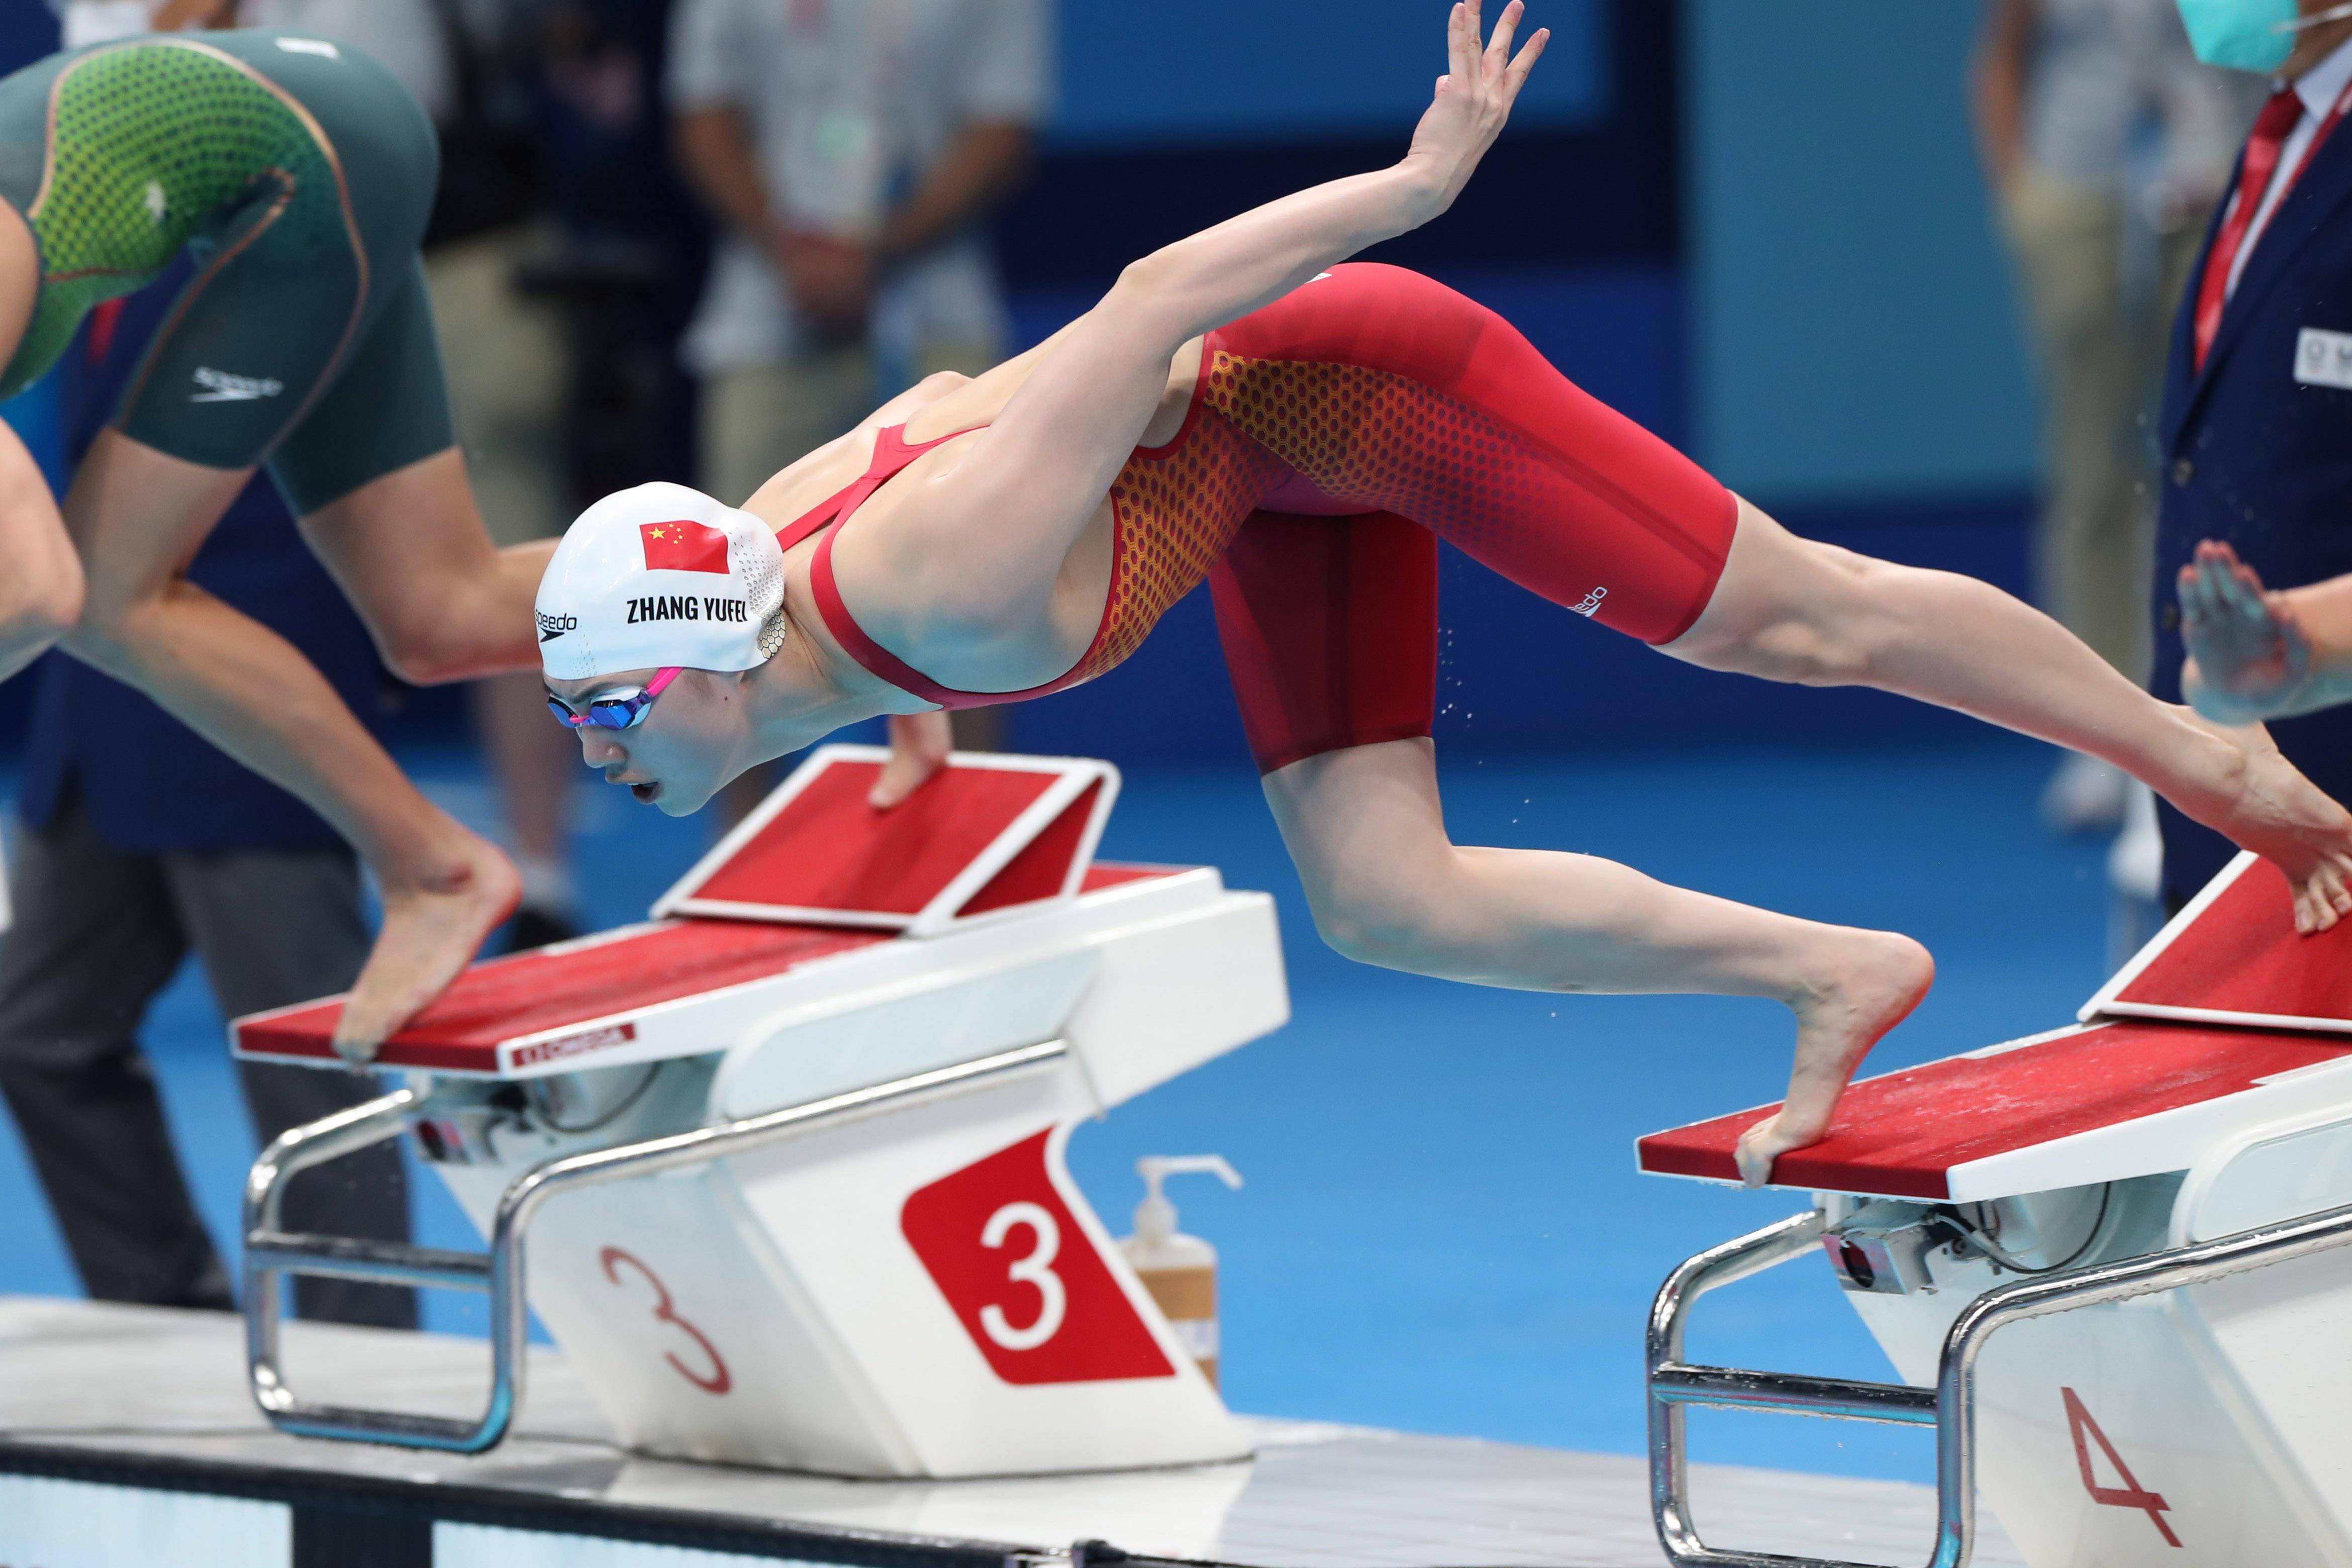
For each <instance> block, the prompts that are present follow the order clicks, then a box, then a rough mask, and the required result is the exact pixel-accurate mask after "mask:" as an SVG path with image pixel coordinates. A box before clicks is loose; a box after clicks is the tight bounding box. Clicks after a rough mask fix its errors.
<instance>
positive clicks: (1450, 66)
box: [1404, 0, 1551, 216]
mask: <svg viewBox="0 0 2352 1568" xmlns="http://www.w3.org/2000/svg"><path fill="white" fill-rule="evenodd" d="M1524 9H1525V8H1524V7H1523V6H1522V5H1520V4H1519V0H1511V3H1510V4H1509V5H1506V6H1504V7H1503V16H1502V19H1501V20H1500V21H1498V22H1496V24H1495V37H1494V38H1493V39H1492V40H1491V41H1490V42H1488V43H1487V44H1486V47H1484V48H1481V47H1479V34H1480V32H1481V30H1482V28H1481V24H1480V21H1479V16H1478V0H1464V3H1463V4H1461V5H1455V6H1454V14H1453V15H1452V16H1449V17H1448V18H1447V19H1446V23H1445V49H1446V56H1447V66H1446V73H1445V74H1444V76H1442V77H1439V78H1438V79H1437V97H1436V99H1435V100H1434V101H1433V102H1432V103H1431V104H1430V106H1429V112H1428V113H1426V114H1424V115H1423V116H1422V117H1421V124H1420V125H1419V126H1418V127H1416V128H1415V129H1414V131H1413V133H1412V150H1411V151H1409V152H1408V153H1405V157H1404V161H1405V163H1406V165H1407V166H1408V167H1413V168H1418V169H1420V170H1422V171H1423V172H1424V173H1425V174H1427V176H1428V178H1429V180H1430V182H1431V185H1432V190H1433V197H1434V200H1435V202H1436V211H1435V212H1433V213H1432V214H1431V215H1430V216H1436V213H1442V212H1444V210H1445V209H1446V208H1448V207H1450V206H1452V205H1454V197H1455V196H1458V195H1461V194H1462V187H1463V186H1465V185H1466V184H1469V183H1470V174H1471V171H1472V170H1474V169H1475V168H1477V166H1478V160H1479V159H1481V158H1483V157H1485V156H1486V149H1487V148H1489V147H1492V146H1493V145H1494V144H1495V138H1496V137H1497V136H1499V135H1501V134H1502V133H1503V124H1504V121H1507V120H1509V119H1510V117H1511V105H1512V103H1513V102H1514V101H1515V100H1517V98H1518V96H1519V89H1520V88H1521V87H1523V86H1525V85H1526V83H1527V79H1528V72H1529V71H1530V70H1533V69H1534V68H1535V63H1536V61H1537V60H1538V58H1541V56H1542V54H1543V51H1544V45H1545V43H1546V42H1547V41H1549V38H1550V37H1551V30H1550V29H1549V28H1548V27H1542V28H1538V29H1537V31H1536V35H1535V37H1531V38H1529V39H1528V43H1527V47H1525V48H1523V49H1521V50H1520V51H1519V53H1518V58H1516V59H1514V58H1512V57H1511V37H1512V35H1513V34H1514V33H1516V32H1517V31H1518V26H1519V17H1520V16H1521V15H1522V14H1523V12H1524Z"/></svg>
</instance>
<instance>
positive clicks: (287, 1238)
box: [245, 1040, 1069, 1454]
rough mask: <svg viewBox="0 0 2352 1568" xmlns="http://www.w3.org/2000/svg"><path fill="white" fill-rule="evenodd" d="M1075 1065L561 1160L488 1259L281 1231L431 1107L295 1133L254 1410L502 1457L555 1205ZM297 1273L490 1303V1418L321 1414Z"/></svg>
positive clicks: (253, 1179)
mask: <svg viewBox="0 0 2352 1568" xmlns="http://www.w3.org/2000/svg"><path fill="white" fill-rule="evenodd" d="M1068 1053H1069V1047H1068V1045H1067V1044H1066V1042H1064V1041H1061V1040H1047V1041H1045V1042H1043V1043H1041V1044H1038V1045H1034V1046H1022V1047H1018V1048H1016V1049H1013V1050H1009V1051H1002V1052H999V1053H998V1054H996V1055H994V1056H990V1057H982V1058H979V1059H978V1060H976V1061H969V1062H961V1063H958V1064H957V1065H955V1066H953V1067H946V1068H935V1069H934V1070H932V1071H929V1072H922V1073H915V1074H912V1075H910V1076H909V1077H907V1078H902V1079H892V1080H890V1081H889V1082H887V1083H879V1084H875V1085H872V1086H871V1087H869V1088H866V1089H850V1090H848V1091H847V1092H845V1093H842V1094H835V1095H828V1096H826V1097H825V1098H824V1099H822V1100H810V1101H808V1102H807V1103H805V1104H802V1105H793V1106H787V1107H785V1108H784V1109H782V1110H772V1111H768V1112H766V1113H764V1114H762V1115H759V1116H752V1117H747V1118H745V1119H744V1120H742V1121H730V1122H724V1123H721V1124H720V1125H719V1126H716V1127H698V1128H695V1129H693V1130H692V1131H686V1132H678V1133H673V1134H670V1135H668V1136H667V1137H661V1138H650V1139H646V1140H645V1141H643V1142H636V1143H626V1144H621V1145H617V1146H615V1147H614V1148H611V1149H598V1150H593V1151H591V1152H587V1153H583V1154H571V1155H566V1156H564V1157H563V1158H562V1159H558V1160H551V1161H549V1162H548V1163H546V1164H544V1165H541V1166H539V1167H538V1168H536V1169H534V1170H531V1171H528V1172H525V1173H523V1174H522V1175H520V1176H519V1177H517V1178H516V1179H515V1180H514V1182H513V1183H511V1184H509V1186H508V1187H507V1190H506V1192H505V1193H504V1194H502V1195H501V1196H500V1197H499V1208H498V1215H497V1217H496V1219H495V1220H494V1222H493V1223H492V1226H491V1230H490V1245H489V1249H488V1251H487V1252H480V1253H469V1252H450V1251H445V1250H443V1249H441V1248H438V1247H411V1246H407V1245H404V1244H399V1243H393V1242H382V1241H367V1240H362V1239H360V1238H358V1237H337V1236H311V1235H303V1234H299V1233H289V1232H286V1231H284V1230H282V1229H281V1228H280V1227H279V1224H278V1215H279V1211H280V1208H281V1207H282V1205H283V1203H284V1198H285V1191H286V1184H287V1183H288V1182H289V1181H290V1180H292V1179H293V1177H294V1176H296V1175H298V1174H299V1173H301V1172H303V1171H307V1170H309V1169H310V1168H311V1167H312V1166H314V1165H320V1164H323V1163H326V1162H327V1161H330V1160H332V1159H336V1158H338V1157H340V1156H341V1155H344V1154H348V1153H352V1152H355V1151H357V1150H360V1149H363V1148H366V1147H368V1146H369V1145H370V1144H373V1143H379V1142H383V1141H384V1140H385V1139H387V1138H396V1137H398V1136H399V1135H400V1134H401V1132H402V1131H404V1129H405V1128H406V1127H407V1125H408V1122H409V1121H410V1119H411V1118H412V1117H414V1116H415V1115H418V1114H420V1113H421V1112H424V1111H425V1110H428V1109H429V1100H428V1098H427V1097H425V1096H423V1095H419V1094H417V1093H416V1092H415V1090H412V1089H403V1090H401V1091H400V1092H399V1093H397V1094H391V1095H386V1096H385V1097H383V1099H381V1100H370V1101H368V1102H367V1103H366V1104H364V1105H360V1106H355V1107H353V1108H352V1110H346V1111H342V1112H341V1113H339V1114H337V1115H334V1116H331V1117H327V1118H324V1119H322V1120H320V1121H313V1122H310V1124H308V1125H307V1126H302V1127H297V1128H294V1129H293V1130H291V1131H289V1132H287V1133H286V1134H285V1135H284V1136H282V1137H280V1138H279V1139H278V1141H277V1142H274V1143H272V1144H270V1146H269V1147H268V1149H267V1150H265V1151H264V1152H263V1153H262V1156H261V1158H260V1159H259V1160H258V1161H257V1162H255V1163H254V1167H253V1170H252V1173H250V1174H249V1175H248V1176H247V1178H246V1184H245V1227H246V1250H245V1342H246V1367H247V1378H248V1380H249V1382H250V1384H251V1386H252V1389H253V1397H254V1401H255V1403H256V1404H257V1405H260V1406H261V1411H262V1414H263V1415H266V1416H268V1418H269V1422H270V1424H271V1425H272V1426H276V1427H277V1428H278V1430H279V1431H281V1432H291V1433H295V1434H297V1435H298V1436H306V1437H332V1438H337V1439H341V1440H342V1441H345V1442H359V1443H389V1444H393V1445H394V1446H397V1447H410V1448H438V1449H443V1450H446V1451H447V1452H451V1453H458V1454H478V1453H482V1452H485V1451H486V1450H488V1449H490V1448H494V1447H497V1446H498V1445H499V1442H501V1441H502V1440H503V1439H504V1438H505V1436H506V1435H507V1430H508V1428H509V1426H510V1425H511V1424H512V1423H513V1420H514V1415H515V1412H516V1411H517V1410H518V1409H519V1408H520V1405H521V1403H522V1395H523V1372H524V1366H525V1353H526V1349H527V1346H528V1343H529V1337H530V1300H529V1299H528V1296H527V1293H526V1291H525V1289H524V1284H525V1278H526V1269H525V1255H524V1250H523V1241H524V1237H525V1236H526V1234H527V1233H528V1231H529V1229H530V1221H531V1216H532V1215H535V1214H537V1213H538V1212H539V1208H540V1206H541V1205H542V1204H544V1203H546V1201H547V1200H548V1199H550V1198H551V1197H554V1196H556V1195H557V1194H559V1193H563V1192H568V1191H571V1190H572V1189H573V1188H576V1187H583V1186H593V1185H597V1184H602V1183H605V1182H614V1181H619V1180H622V1179H624V1178H626V1177H631V1176H640V1175H650V1174H652V1173H656V1172H659V1171H669V1170H677V1169H679V1168H681V1167H685V1166H691V1165H701V1164H708V1163H710V1162H711V1161H713V1160H719V1159H723V1158H725V1157H727V1156H729V1155H731V1154H738V1153H741V1152H744V1151H746V1150H749V1149H753V1148H757V1147H760V1146H761V1145H763V1144H767V1143H772V1142H780V1141H782V1140H783V1139H786V1138H791V1137H794V1136H797V1135H799V1134H801V1133H803V1132H808V1131H814V1130H815V1129H816V1128H818V1127H819V1126H826V1125H834V1124H837V1123H840V1122H845V1121H856V1120H858V1119H859V1118H861V1117H864V1116H868V1115H872V1114H874V1113H876V1112H877V1111H882V1110H893V1109H896V1108H898V1107H900V1106H904V1105H907V1104H910V1103H916V1102H919V1101H924V1100H942V1099H947V1098H950V1097H951V1096H954V1095H958V1094H966V1093H971V1092H972V1091H974V1090H977V1089H982V1088H986V1087H988V1086H990V1085H992V1084H994V1083H996V1082H999V1081H1001V1080H1003V1079H1009V1078H1013V1077H1017V1076H1022V1075H1025V1074H1027V1073H1030V1072H1034V1071H1036V1070H1038V1069H1040V1068H1045V1067H1048V1066H1050V1065H1052V1064H1053V1063H1055V1062H1057V1061H1059V1060H1061V1059H1062V1058H1064V1057H1066V1055H1068ZM288 1274H310V1275H325V1276H329V1277H331V1278H335V1279H362V1280H368V1281H371V1282H373V1283H378V1284H395V1285H421V1286H430V1287H435V1288H438V1289H459V1290H483V1291H487V1292H488V1294H489V1298H490V1392H489V1398H488V1404H487V1405H485V1407H484V1409H483V1412H482V1415H481V1416H480V1417H479V1419H478V1420H472V1421H467V1420H464V1419H462V1418H452V1417H448V1416H440V1415H407V1414H404V1413H402V1412H399V1411H391V1410H362V1409H356V1408H352V1407H348V1406H341V1405H312V1404H309V1403H306V1402H305V1401H303V1400H301V1399H299V1397H297V1396H296V1394H294V1392H293V1390H292V1389H291V1388H289V1386H288V1385H287V1383H286V1381H285V1378H284V1376H283V1375H282V1374H281V1373H280V1372H279V1370H278V1340H279V1330H280V1327H281V1312H280V1303H279V1300H278V1295H279V1291H278V1280H279V1279H280V1278H281V1277H282V1276H284V1275H288Z"/></svg>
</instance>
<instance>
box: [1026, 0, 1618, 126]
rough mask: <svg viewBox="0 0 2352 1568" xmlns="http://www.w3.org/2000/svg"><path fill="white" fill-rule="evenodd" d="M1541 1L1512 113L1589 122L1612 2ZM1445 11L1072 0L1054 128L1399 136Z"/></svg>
mask: <svg viewBox="0 0 2352 1568" xmlns="http://www.w3.org/2000/svg"><path fill="white" fill-rule="evenodd" d="M1499 8H1500V0H1496V5H1495V6H1492V7H1489V9H1499ZM1607 9H1608V0H1543V3H1542V5H1540V6H1539V7H1538V11H1539V13H1540V14H1539V15H1538V16H1535V17H1533V18H1532V19H1531V20H1530V21H1529V23H1528V28H1527V29H1526V30H1527V31H1529V32H1532V31H1533V30H1534V29H1535V27H1537V26H1547V27H1549V28H1550V29H1551V32H1552V37H1551V43H1550V44H1549V47H1547V50H1546V53H1545V56H1544V62H1543V69H1542V72H1541V74H1539V75H1538V76H1536V77H1534V78H1532V79H1530V80H1529V81H1528V87H1527V90H1526V92H1525V94H1524V95H1523V96H1522V98H1521V100H1520V103H1519V108H1518V110H1517V114H1516V116H1515V119H1516V121H1517V123H1519V124H1520V125H1522V126H1528V127H1542V128H1545V129H1556V128H1559V127H1560V126H1582V125H1590V124H1591V123H1593V122H1594V121H1598V120H1599V119H1601V116H1602V115H1603V114H1604V113H1606V111H1607V109H1608V105H1609V100H1610V90H1611V81H1610V74H1609V71H1608V68H1607V65H1608V40H1607V37H1606V32H1605V22H1606V16H1605V13H1606V11H1607ZM1444 18H1445V7H1444V5H1431V4H1425V3H1423V0H1284V3H1282V4H1280V5H1267V4H1265V0H1184V3H1183V4H1181V5H1103V4H1099V3H1092V4H1090V3H1088V0H1069V3H1068V4H1066V5H1064V6H1063V8H1062V14H1061V40H1062V48H1061V62H1060V63H1061V69H1060V72H1059V77H1060V81H1061V91H1060V102H1059V104H1058V105H1057V107H1056V112H1055V119H1054V123H1053V126H1052V134H1053V136H1054V138H1055V141H1057V142H1062V143H1064V144H1071V145H1108V144H1119V143H1136V142H1156V143H1169V142H1176V143H1202V142H1262V141H1265V140H1267V139H1269V138H1273V139H1285V138H1290V137H1297V136H1313V137H1336V136H1348V137H1352V136H1359V135H1372V136H1389V137H1393V138H1396V139H1397V140H1398V141H1399V142H1400V144H1402V138H1403V135H1404V133H1405V132H1410V131H1411V130H1412V124H1413V121H1415V120H1416V119H1418V118H1419V117H1420V114H1421V111H1422V110H1423V109H1424V108H1426V107H1427V106H1428V103H1429V88H1430V83H1431V82H1432V81H1433V80H1434V79H1435V78H1436V77H1437V75H1438V73H1439V72H1441V71H1443V70H1444V68H1445V52H1444V49H1445V40H1444ZM1146 66H1148V68H1142V67H1146Z"/></svg>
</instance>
